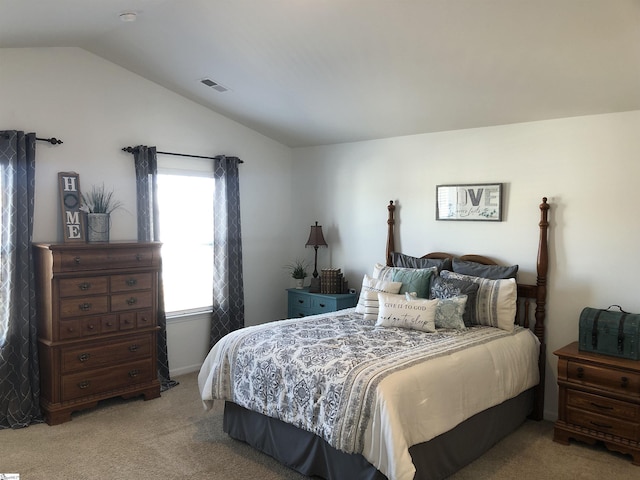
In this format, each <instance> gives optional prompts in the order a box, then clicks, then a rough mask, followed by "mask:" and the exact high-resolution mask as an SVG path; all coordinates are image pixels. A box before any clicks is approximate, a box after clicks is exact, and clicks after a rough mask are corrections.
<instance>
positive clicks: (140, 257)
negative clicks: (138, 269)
mask: <svg viewBox="0 0 640 480" xmlns="http://www.w3.org/2000/svg"><path fill="white" fill-rule="evenodd" d="M136 260H137V261H140V260H142V255H141V254H139V253H136Z"/></svg>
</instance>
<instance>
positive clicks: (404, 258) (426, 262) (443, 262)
mask: <svg viewBox="0 0 640 480" xmlns="http://www.w3.org/2000/svg"><path fill="white" fill-rule="evenodd" d="M391 261H392V262H393V266H394V267H405V268H429V267H437V268H438V273H440V271H441V270H451V259H450V258H444V259H439V258H419V257H412V256H410V255H405V254H404V253H398V252H391Z"/></svg>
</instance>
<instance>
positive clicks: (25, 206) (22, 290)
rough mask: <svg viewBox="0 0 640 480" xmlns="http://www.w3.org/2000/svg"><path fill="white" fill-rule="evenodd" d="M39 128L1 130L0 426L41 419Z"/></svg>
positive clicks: (15, 426)
mask: <svg viewBox="0 0 640 480" xmlns="http://www.w3.org/2000/svg"><path fill="white" fill-rule="evenodd" d="M35 142H36V135H35V133H27V134H25V133H24V132H17V131H0V428H20V427H26V426H28V425H29V424H31V423H39V422H42V416H41V414H40V405H39V398H40V376H39V373H38V355H37V352H38V338H37V337H38V336H37V328H36V293H35V276H34V271H33V255H32V251H31V240H32V235H33V209H34V195H33V192H34V189H35V168H36V167H35V155H36V148H35Z"/></svg>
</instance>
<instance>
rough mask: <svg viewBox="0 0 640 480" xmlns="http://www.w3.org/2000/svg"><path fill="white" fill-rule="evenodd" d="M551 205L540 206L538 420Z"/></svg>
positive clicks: (536, 328)
mask: <svg viewBox="0 0 640 480" xmlns="http://www.w3.org/2000/svg"><path fill="white" fill-rule="evenodd" d="M548 213H549V204H548V203H547V197H543V198H542V203H541V204H540V223H539V225H540V241H539V242H538V261H537V269H538V278H537V280H536V285H537V289H536V313H535V317H536V323H535V325H534V327H533V333H534V334H535V335H536V337H538V339H539V340H540V358H539V359H538V369H539V371H540V383H539V384H538V386H537V387H536V392H535V406H534V412H533V414H532V417H533V418H534V419H536V420H542V417H543V413H544V382H545V366H546V342H545V326H544V321H545V316H546V310H545V304H546V301H547V270H548V269H549V247H548V244H547V237H548V230H549V219H548Z"/></svg>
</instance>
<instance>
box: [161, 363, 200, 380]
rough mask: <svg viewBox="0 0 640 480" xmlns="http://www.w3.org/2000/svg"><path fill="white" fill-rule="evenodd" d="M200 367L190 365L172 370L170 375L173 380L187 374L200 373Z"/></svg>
mask: <svg viewBox="0 0 640 480" xmlns="http://www.w3.org/2000/svg"><path fill="white" fill-rule="evenodd" d="M200 367H201V365H188V366H186V367H180V368H176V369H170V370H169V375H171V378H173V377H178V376H180V375H186V374H187V373H193V372H198V371H200Z"/></svg>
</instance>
